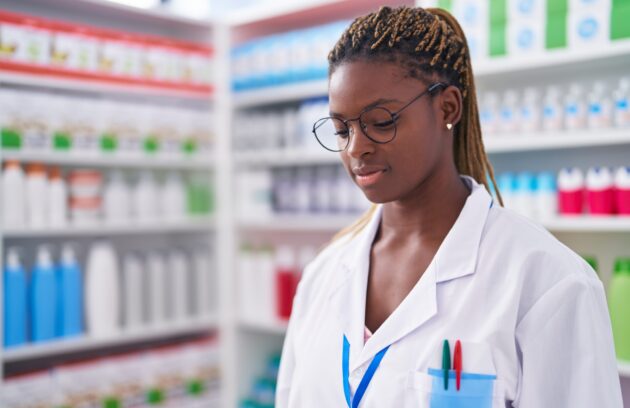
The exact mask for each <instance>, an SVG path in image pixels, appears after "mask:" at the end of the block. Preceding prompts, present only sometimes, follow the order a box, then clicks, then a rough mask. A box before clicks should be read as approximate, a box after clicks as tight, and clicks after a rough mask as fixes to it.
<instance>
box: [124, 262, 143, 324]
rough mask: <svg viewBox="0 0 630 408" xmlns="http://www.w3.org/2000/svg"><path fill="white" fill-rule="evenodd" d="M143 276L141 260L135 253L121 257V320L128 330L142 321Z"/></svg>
mask: <svg viewBox="0 0 630 408" xmlns="http://www.w3.org/2000/svg"><path fill="white" fill-rule="evenodd" d="M144 282H145V280H144V276H143V267H142V262H141V261H140V259H139V258H138V256H137V255H135V254H127V255H125V256H124V258H123V322H124V326H125V328H126V329H128V330H134V329H137V328H138V327H140V326H141V325H142V323H143V320H144V319H143V304H144V296H143V292H144Z"/></svg>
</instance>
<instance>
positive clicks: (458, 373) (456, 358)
mask: <svg viewBox="0 0 630 408" xmlns="http://www.w3.org/2000/svg"><path fill="white" fill-rule="evenodd" d="M462 364H463V362H462V343H461V342H460V341H459V340H457V342H456V343H455V351H454V352H453V370H455V381H456V384H457V385H456V387H457V391H459V387H460V384H461V380H462Z"/></svg>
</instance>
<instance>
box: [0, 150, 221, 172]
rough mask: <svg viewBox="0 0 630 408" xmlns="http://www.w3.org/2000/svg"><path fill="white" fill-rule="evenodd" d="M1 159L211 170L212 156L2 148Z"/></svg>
mask: <svg viewBox="0 0 630 408" xmlns="http://www.w3.org/2000/svg"><path fill="white" fill-rule="evenodd" d="M0 158H1V160H2V161H7V160H17V161H19V162H22V163H29V162H37V163H44V164H50V165H59V166H72V167H77V166H87V167H105V168H135V169H146V168H149V169H151V168H152V169H173V170H174V169H179V170H211V169H213V168H214V160H213V159H209V158H208V159H206V158H203V157H194V158H189V159H187V160H182V159H169V158H163V157H150V156H144V157H124V156H122V157H121V156H118V155H116V154H115V153H113V154H111V155H108V154H81V153H80V152H68V153H65V152H64V153H60V152H24V151H12V150H2V151H1V152H0Z"/></svg>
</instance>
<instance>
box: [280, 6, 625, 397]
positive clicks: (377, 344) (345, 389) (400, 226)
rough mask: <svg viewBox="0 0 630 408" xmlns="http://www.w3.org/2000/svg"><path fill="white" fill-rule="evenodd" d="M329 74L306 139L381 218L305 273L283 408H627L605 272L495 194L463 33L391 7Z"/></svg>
mask: <svg viewBox="0 0 630 408" xmlns="http://www.w3.org/2000/svg"><path fill="white" fill-rule="evenodd" d="M329 63H330V77H329V96H330V117H327V118H322V119H321V120H319V121H318V122H316V123H315V125H314V127H313V132H314V136H315V137H316V138H317V140H318V141H319V143H320V144H321V145H322V147H323V148H325V149H327V150H329V151H332V152H338V153H337V154H339V155H340V158H341V162H342V163H343V165H344V166H345V168H346V170H347V171H348V173H349V175H350V177H352V179H353V180H354V181H355V183H356V184H357V185H358V186H359V187H360V188H361V189H362V190H363V192H364V193H365V195H366V197H367V198H368V199H369V200H370V201H372V202H373V203H375V206H374V207H373V208H372V210H370V211H369V212H368V213H367V214H365V215H364V216H363V217H362V218H361V219H359V220H358V221H357V223H356V224H355V225H353V226H351V227H349V228H348V229H347V230H345V231H342V232H341V233H340V234H338V236H337V237H336V238H335V239H334V240H333V241H332V243H330V244H329V245H328V246H327V247H326V248H325V249H324V250H323V251H322V252H321V253H320V254H319V255H318V257H317V258H316V259H315V260H314V261H313V262H312V263H311V264H310V265H309V266H308V267H307V268H306V271H305V274H304V277H303V279H302V281H301V283H300V285H299V288H298V291H297V295H296V298H295V300H294V309H293V314H292V316H291V321H290V324H289V329H288V332H287V337H286V340H285V344H284V350H283V354H282V360H281V366H280V373H279V379H278V385H277V397H276V398H277V401H276V402H277V404H276V406H277V407H280V408H285V407H291V408H308V407H326V408H333V407H334V408H339V407H353V408H354V407H366V408H367V407H372V408H390V407H392V408H393V407H396V408H401V407H414V408H425V407H426V408H436V407H437V408H439V407H458V408H467V407H475V408H490V407H493V408H498V407H501V408H504V407H522V408H569V407H571V408H593V407H598V408H620V407H622V400H621V392H620V384H619V376H618V373H617V365H616V359H615V354H614V349H613V341H612V335H611V328H610V321H609V317H608V312H607V307H606V300H605V295H604V290H603V287H602V284H601V282H600V281H599V279H598V277H597V276H596V274H595V272H594V271H593V270H592V269H591V268H590V266H589V265H588V264H587V263H586V262H585V261H583V260H582V259H581V258H580V257H579V256H578V255H576V254H575V253H573V252H572V251H571V250H570V249H568V248H567V247H566V246H564V245H563V244H561V243H560V242H559V241H557V240H556V239H555V238H554V237H553V236H552V235H551V234H549V233H548V232H547V231H545V230H544V229H543V228H542V227H540V226H538V225H536V224H535V223H533V222H531V221H529V220H528V219H526V218H524V217H521V216H519V215H517V214H515V213H513V212H511V211H509V210H506V209H504V208H502V205H501V196H500V193H499V192H497V193H496V194H495V195H496V199H493V198H492V196H491V195H490V194H489V192H488V189H489V188H490V185H493V186H494V184H495V181H494V177H493V171H492V167H491V165H490V163H489V161H488V158H487V156H486V154H485V151H484V148H483V143H482V135H481V131H480V129H479V118H478V113H477V112H478V109H477V102H476V96H475V87H474V82H473V75H472V68H471V63H470V57H469V52H468V49H467V44H466V41H465V38H464V34H463V32H462V30H461V28H460V27H459V25H458V23H457V22H456V21H455V20H454V18H453V17H452V16H450V14H448V13H447V12H445V11H441V10H434V9H429V10H424V9H421V8H415V9H411V8H399V9H390V8H387V7H385V8H382V9H380V10H379V11H378V12H376V13H373V14H370V15H367V16H364V17H361V18H358V19H357V20H355V21H354V22H353V23H352V25H351V26H350V27H349V28H348V29H347V30H346V32H345V33H344V34H343V35H342V36H341V38H340V39H339V41H338V42H337V44H336V46H335V48H334V49H333V50H332V51H331V53H330V55H329ZM331 154H334V153H331Z"/></svg>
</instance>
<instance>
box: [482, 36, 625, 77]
mask: <svg viewBox="0 0 630 408" xmlns="http://www.w3.org/2000/svg"><path fill="white" fill-rule="evenodd" d="M629 63H630V40H620V41H616V42H613V43H611V44H609V45H602V46H601V47H597V48H589V50H588V52H585V51H584V50H579V49H578V50H572V49H559V50H553V51H545V52H542V53H540V54H535V55H523V56H520V57H509V56H507V57H498V58H491V59H486V60H482V61H478V62H474V61H473V68H474V72H475V78H477V79H479V80H481V81H485V80H490V79H495V78H497V77H501V76H503V77H516V76H518V80H519V81H522V80H523V79H524V77H529V78H534V79H535V78H540V75H541V74H543V73H549V72H550V71H553V72H556V73H564V74H566V72H567V70H576V69H577V70H581V71H583V72H588V71H590V72H594V70H595V71H596V70H597V69H598V68H601V67H602V66H606V67H611V66H619V67H624V66H628V64H629Z"/></svg>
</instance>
